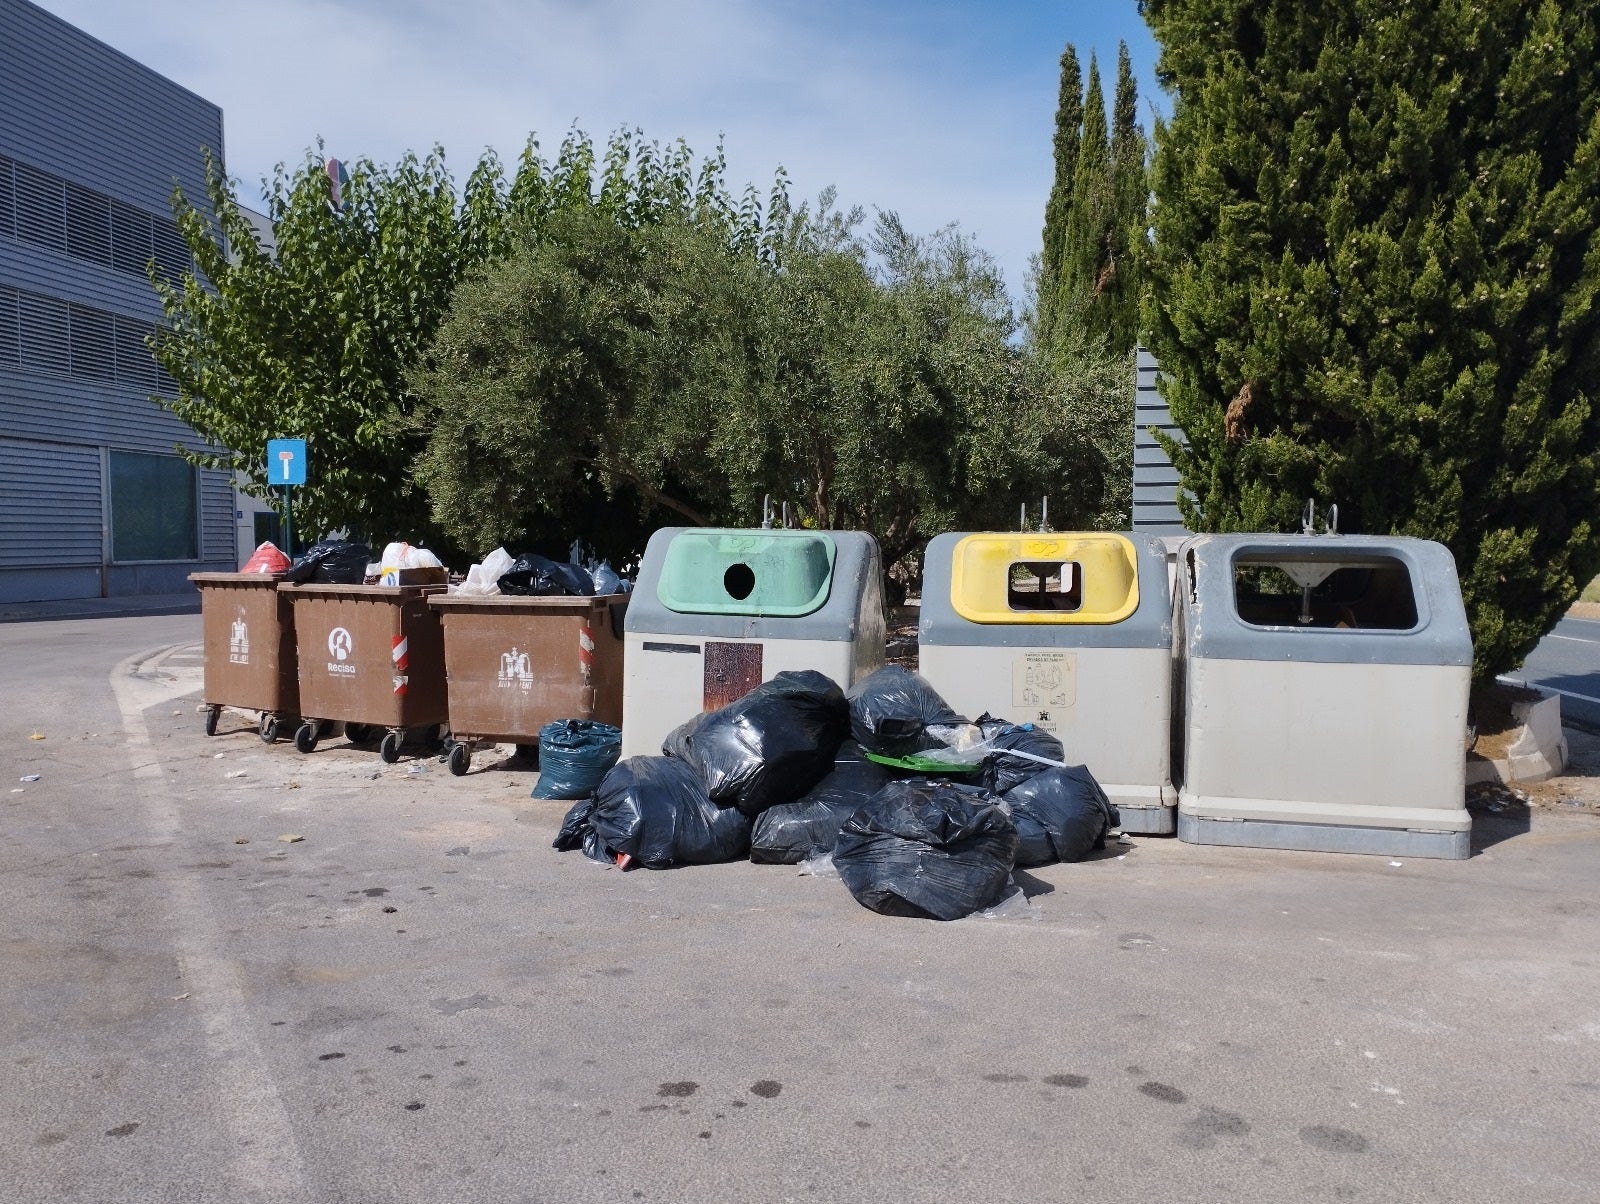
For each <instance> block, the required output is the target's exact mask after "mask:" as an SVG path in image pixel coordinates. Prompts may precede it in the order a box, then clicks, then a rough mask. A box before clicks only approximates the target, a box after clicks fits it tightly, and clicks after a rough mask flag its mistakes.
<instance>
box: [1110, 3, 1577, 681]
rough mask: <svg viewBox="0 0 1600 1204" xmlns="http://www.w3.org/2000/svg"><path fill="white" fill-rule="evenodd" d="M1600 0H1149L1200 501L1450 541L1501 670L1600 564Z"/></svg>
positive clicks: (1160, 272) (1161, 273)
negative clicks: (1296, 1)
mask: <svg viewBox="0 0 1600 1204" xmlns="http://www.w3.org/2000/svg"><path fill="white" fill-rule="evenodd" d="M1597 7H1600V6H1596V5H1595V4H1593V3H1582V4H1557V3H1554V2H1553V0H1539V2H1536V3H1531V4H1530V3H1523V2H1521V0H1473V2H1472V3H1465V2H1459V0H1443V2H1441V3H1438V4H1429V5H1410V6H1407V5H1393V4H1380V3H1375V2H1372V0H1343V2H1341V3H1337V4H1326V5H1320V6H1312V7H1309V8H1308V7H1305V6H1284V5H1269V4H1264V3H1240V2H1239V0H1145V3H1144V4H1143V5H1142V9H1143V11H1144V14H1145V17H1146V19H1147V21H1148V22H1149V24H1150V26H1151V28H1152V29H1153V30H1154V31H1155V33H1156V36H1157V38H1158V40H1159V41H1160V42H1161V44H1162V46H1163V51H1162V58H1161V64H1160V69H1159V70H1160V75H1161V77H1162V79H1163V82H1164V83H1165V84H1166V86H1167V87H1168V88H1169V89H1170V90H1171V91H1172V93H1173V113H1172V119H1171V121H1170V123H1169V124H1167V125H1166V126H1165V127H1161V128H1158V130H1157V134H1156V146H1157V150H1156V167H1155V189H1156V197H1157V203H1156V206H1155V216H1154V225H1155V236H1156V250H1155V257H1154V262H1153V274H1154V277H1155V289H1154V303H1153V304H1152V305H1151V307H1150V310H1149V316H1150V325H1151V338H1152V346H1153V349H1154V350H1155V352H1156V354H1157V356H1158V358H1159V359H1160V361H1161V366H1162V370H1163V373H1164V374H1165V393H1166V397H1167V400H1168V403H1169V405H1170V406H1171V409H1172V413H1173V416H1174V418H1175V419H1176V420H1177V422H1178V423H1179V424H1180V425H1181V426H1182V427H1183V428H1184V430H1185V432H1186V433H1187V435H1188V437H1189V441H1190V442H1189V448H1188V450H1187V451H1184V450H1183V449H1177V448H1174V449H1173V450H1174V453H1175V460H1176V462H1177V464H1178V467H1179V470H1180V473H1181V474H1182V478H1183V482H1184V484H1185V486H1186V488H1187V489H1188V490H1190V491H1191V492H1192V494H1193V500H1192V504H1187V505H1186V507H1185V514H1186V518H1187V519H1188V521H1189V523H1190V525H1191V526H1193V527H1195V528H1196V529H1204V530H1273V529H1290V528H1292V525H1293V524H1294V523H1295V521H1296V517H1297V515H1298V514H1299V512H1300V508H1301V506H1302V505H1303V503H1304V500H1305V499H1306V498H1307V497H1312V496H1314V497H1316V498H1318V499H1319V500H1322V501H1324V502H1336V503H1338V505H1339V508H1340V516H1341V526H1342V527H1344V528H1345V529H1347V530H1356V531H1369V532H1386V533H1400V534H1406V535H1416V536H1423V537H1426V538H1431V539H1436V540H1439V541H1441V542H1443V543H1444V544H1446V545H1447V546H1448V547H1449V548H1450V549H1451V551H1452V552H1453V553H1454V555H1455V558H1456V563H1457V565H1458V567H1459V570H1460V575H1461V582H1462V590H1463V594H1464V596H1465V600H1466V603H1467V609H1468V614H1469V616H1470V617H1471V620H1472V626H1473V635H1474V639H1475V642H1476V657H1477V659H1476V666H1475V668H1476V672H1477V674H1478V675H1479V677H1480V678H1482V677H1488V676H1491V675H1493V674H1495V673H1498V672H1501V671H1504V670H1506V669H1508V668H1511V667H1513V666H1514V665H1516V664H1518V663H1519V662H1520V661H1521V659H1522V658H1523V657H1524V656H1525V655H1526V654H1527V652H1528V651H1529V650H1530V649H1531V648H1532V647H1533V646H1534V644H1535V643H1536V642H1537V641H1538V640H1539V638H1540V637H1541V636H1542V635H1543V633H1545V632H1546V631H1548V630H1549V629H1550V627H1551V626H1552V625H1553V623H1554V621H1555V620H1556V619H1557V618H1558V617H1559V616H1560V614H1561V613H1562V612H1563V610H1564V609H1565V607H1566V606H1567V605H1568V604H1569V603H1570V602H1571V600H1572V599H1573V598H1574V597H1575V596H1576V595H1577V593H1578V590H1579V588H1580V587H1581V585H1582V584H1583V583H1584V582H1586V581H1587V580H1588V579H1589V578H1590V577H1591V576H1592V575H1593V574H1594V573H1595V571H1596V570H1597V568H1600V532H1597V530H1596V527H1595V515H1596V513H1597V508H1596V503H1597V502H1600V477H1597V472H1596V469H1597V466H1600V415H1597V414H1596V411H1595V407H1594V404H1593V401H1592V395H1593V389H1594V384H1593V382H1594V381H1595V380H1597V379H1600V374H1597V369H1600V305H1597V297H1596V291H1597V287H1600V240H1597V238H1596V231H1597V217H1600V210H1597V206H1600V89H1597V87H1596V85H1597V83H1600V80H1597V78H1596V76H1597V72H1600V55H1597V53H1596V51H1597V49H1600V47H1597V28H1596V27H1597V19H1596V17H1597Z"/></svg>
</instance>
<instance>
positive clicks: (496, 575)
mask: <svg viewBox="0 0 1600 1204" xmlns="http://www.w3.org/2000/svg"><path fill="white" fill-rule="evenodd" d="M515 563H516V558H515V557H514V556H512V555H511V553H510V552H508V551H506V550H505V549H504V548H496V549H495V550H494V551H492V552H490V553H489V554H488V555H487V556H485V557H484V558H483V563H482V564H475V565H473V566H472V567H471V568H470V569H468V570H467V579H466V580H465V581H463V582H462V583H461V584H460V585H459V586H457V587H456V591H455V592H456V593H458V594H468V595H480V596H488V595H490V594H498V593H499V592H500V578H502V577H504V576H505V575H506V574H507V573H509V572H510V571H511V566H512V565H513V564H515Z"/></svg>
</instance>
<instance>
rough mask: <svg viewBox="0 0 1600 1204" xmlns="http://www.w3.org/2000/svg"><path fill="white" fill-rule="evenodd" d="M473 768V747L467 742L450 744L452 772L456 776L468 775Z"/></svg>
mask: <svg viewBox="0 0 1600 1204" xmlns="http://www.w3.org/2000/svg"><path fill="white" fill-rule="evenodd" d="M470 768H472V749H471V747H470V746H468V745H466V744H452V745H451V746H450V772H451V773H453V774H455V775H456V777H458V778H459V777H463V776H465V775H466V772H467V770H468V769H470Z"/></svg>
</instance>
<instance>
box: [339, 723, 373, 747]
mask: <svg viewBox="0 0 1600 1204" xmlns="http://www.w3.org/2000/svg"><path fill="white" fill-rule="evenodd" d="M344 738H345V739H346V740H348V741H350V743H351V744H365V743H366V742H367V741H368V740H370V739H372V733H371V732H369V731H368V730H367V726H366V724H364V723H347V724H345V725H344Z"/></svg>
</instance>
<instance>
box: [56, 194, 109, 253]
mask: <svg viewBox="0 0 1600 1204" xmlns="http://www.w3.org/2000/svg"><path fill="white" fill-rule="evenodd" d="M65 184H66V190H67V254H68V255H74V256H76V257H77V258H79V259H87V260H88V261H89V262H90V263H98V264H99V265H100V266H101V267H107V268H108V267H110V266H111V198H110V197H108V196H106V195H104V194H103V193H99V192H94V191H92V190H91V189H88V188H85V187H83V186H82V185H81V184H74V183H72V182H71V181H70V180H69V181H65Z"/></svg>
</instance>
